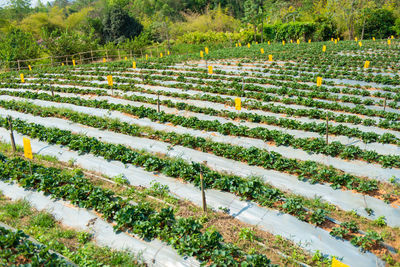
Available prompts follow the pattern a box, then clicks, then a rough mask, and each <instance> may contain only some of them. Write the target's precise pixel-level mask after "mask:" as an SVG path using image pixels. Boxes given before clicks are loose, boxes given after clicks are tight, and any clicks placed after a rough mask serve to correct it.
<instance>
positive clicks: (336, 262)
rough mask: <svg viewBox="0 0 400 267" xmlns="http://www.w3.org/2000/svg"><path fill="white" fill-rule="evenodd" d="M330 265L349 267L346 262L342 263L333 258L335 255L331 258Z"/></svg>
mask: <svg viewBox="0 0 400 267" xmlns="http://www.w3.org/2000/svg"><path fill="white" fill-rule="evenodd" d="M332 267H350V266H349V265H347V264H344V263H343V262H341V261H338V260H337V259H335V257H333V258H332Z"/></svg>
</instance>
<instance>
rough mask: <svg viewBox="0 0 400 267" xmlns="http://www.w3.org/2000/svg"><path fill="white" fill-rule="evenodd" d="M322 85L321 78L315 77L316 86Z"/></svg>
mask: <svg viewBox="0 0 400 267" xmlns="http://www.w3.org/2000/svg"><path fill="white" fill-rule="evenodd" d="M321 85H322V77H317V86H321Z"/></svg>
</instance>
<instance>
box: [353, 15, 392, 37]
mask: <svg viewBox="0 0 400 267" xmlns="http://www.w3.org/2000/svg"><path fill="white" fill-rule="evenodd" d="M365 16H366V17H365V25H364V38H367V39H371V38H372V37H375V38H387V37H389V36H390V35H391V34H394V31H393V26H394V25H395V21H396V18H395V16H394V15H393V12H392V11H390V10H387V9H383V8H380V9H370V8H367V9H366V10H365ZM362 26H363V25H360V26H359V27H358V29H357V31H358V32H359V33H361V32H362Z"/></svg>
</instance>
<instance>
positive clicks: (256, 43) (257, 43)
mask: <svg viewBox="0 0 400 267" xmlns="http://www.w3.org/2000/svg"><path fill="white" fill-rule="evenodd" d="M392 39H393V38H392ZM256 44H258V42H256Z"/></svg>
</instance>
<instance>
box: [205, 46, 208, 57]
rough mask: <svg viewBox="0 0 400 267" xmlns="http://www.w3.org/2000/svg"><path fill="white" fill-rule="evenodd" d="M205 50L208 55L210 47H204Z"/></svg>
mask: <svg viewBox="0 0 400 267" xmlns="http://www.w3.org/2000/svg"><path fill="white" fill-rule="evenodd" d="M204 52H206V54H207V55H208V47H206V48H204Z"/></svg>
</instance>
